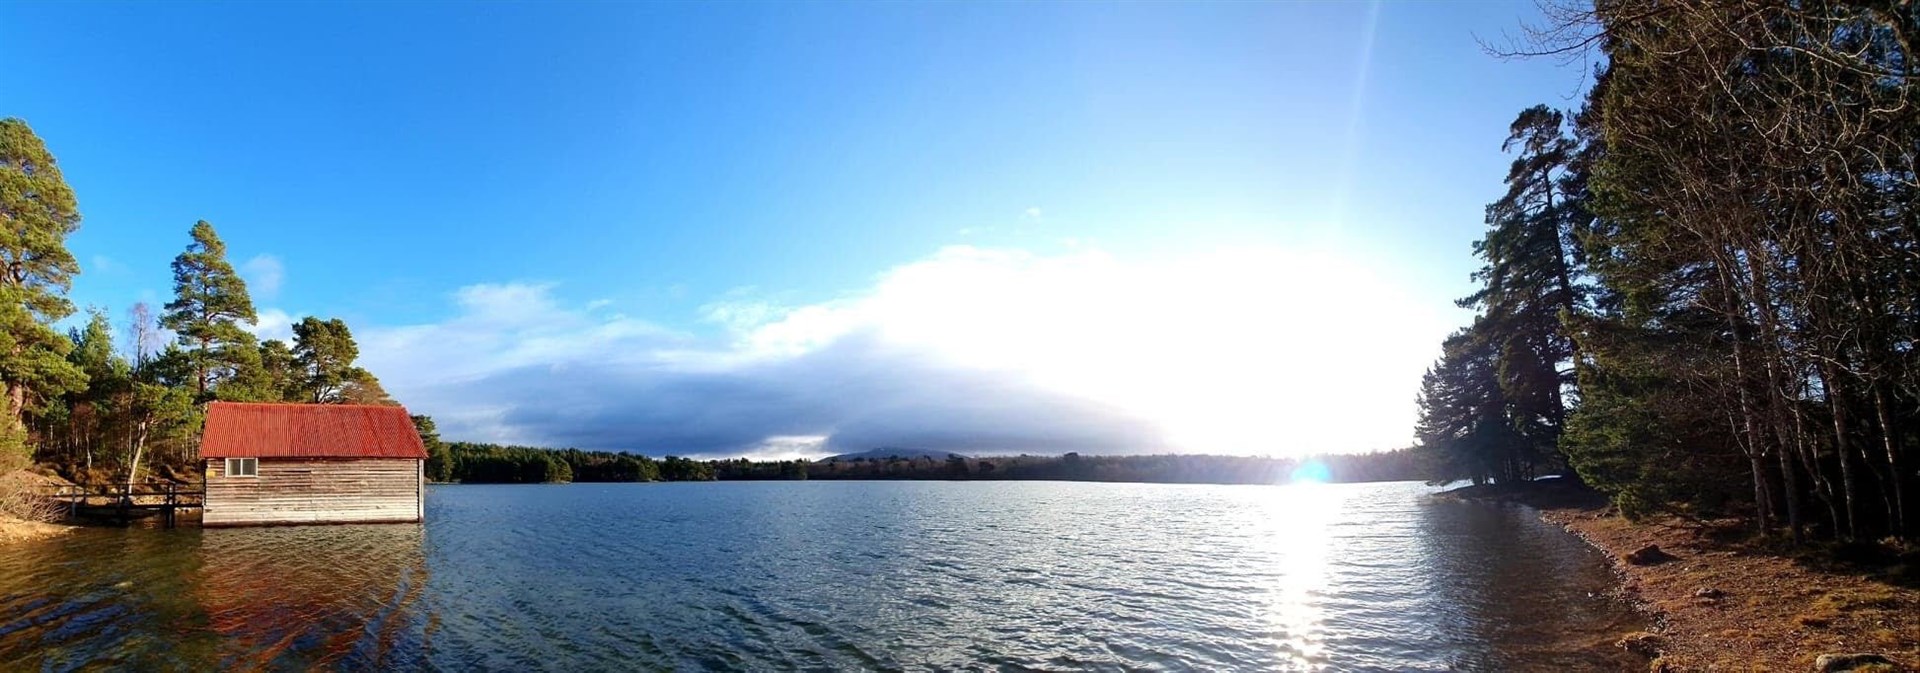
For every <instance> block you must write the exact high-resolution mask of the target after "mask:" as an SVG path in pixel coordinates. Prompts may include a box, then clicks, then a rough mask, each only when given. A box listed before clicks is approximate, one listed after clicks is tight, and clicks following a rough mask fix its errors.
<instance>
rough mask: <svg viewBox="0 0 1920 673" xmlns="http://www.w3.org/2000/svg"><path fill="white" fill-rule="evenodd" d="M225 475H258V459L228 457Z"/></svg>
mask: <svg viewBox="0 0 1920 673" xmlns="http://www.w3.org/2000/svg"><path fill="white" fill-rule="evenodd" d="M227 476H229V477H258V476H260V459H259V458H228V459H227Z"/></svg>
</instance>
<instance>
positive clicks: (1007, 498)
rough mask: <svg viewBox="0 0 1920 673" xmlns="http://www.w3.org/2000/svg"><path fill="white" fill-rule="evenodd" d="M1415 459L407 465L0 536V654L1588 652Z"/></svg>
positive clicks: (299, 659) (344, 663)
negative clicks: (372, 486) (455, 476)
mask: <svg viewBox="0 0 1920 673" xmlns="http://www.w3.org/2000/svg"><path fill="white" fill-rule="evenodd" d="M1430 490H1431V489H1428V488H1426V487H1422V486H1418V485H1414V484H1354V485H1329V486H1286V487H1254V486H1184V485H1181V486H1176V485H1147V484H1074V483H1008V482H1003V483H944V482H930V483H922V482H851V483H849V482H777V483H722V484H605V485H598V484H576V485H569V486H452V487H434V488H433V489H431V491H430V493H429V496H428V498H429V499H428V501H427V518H428V522H427V524H426V525H425V526H416V525H385V526H322V527H299V528H265V529H219V530H207V531H201V530H197V529H180V530H173V531H157V530H105V529H90V530H83V531H79V532H78V533H76V534H74V535H70V536H66V537H63V538H60V539H56V540H51V541H44V542H35V543H27V544H21V545H13V546H9V547H3V548H0V669H8V670H12V669H51V670H64V669H70V668H77V667H87V666H99V665H113V666H126V667H136V668H139V669H143V670H155V669H179V668H194V669H205V668H208V667H212V666H217V667H220V668H264V669H298V670H304V669H308V668H313V667H316V666H324V667H330V668H346V669H368V668H383V669H385V668H401V669H414V668H432V669H449V670H465V669H495V670H534V669H552V670H606V669H635V668H643V669H653V668H663V669H664V668H673V669H688V670H697V669H722V670H734V669H883V670H900V669H906V670H926V669H1004V670H1084V669H1103V670H1105V669H1174V670H1187V669H1201V670H1225V669H1243V670H1244V669H1280V670H1338V671H1346V670H1354V671H1362V670H1380V671H1403V670H1502V671H1505V670H1567V669H1600V670H1610V669H1618V668H1621V667H1624V666H1628V665H1631V663H1632V662H1628V661H1623V660H1621V659H1619V658H1618V657H1619V656H1620V655H1619V654H1617V653H1616V652H1614V651H1613V650H1612V648H1610V647H1608V646H1607V644H1606V643H1607V642H1608V641H1611V640H1612V639H1614V638H1616V637H1618V635H1619V634H1620V633H1622V632H1624V631H1628V630H1633V629H1636V628H1640V627H1641V624H1640V622H1639V620H1638V619H1637V618H1636V617H1635V616H1634V615H1633V614H1632V613H1630V612H1629V611H1628V610H1626V609H1625V608H1624V607H1622V606H1621V605H1619V604H1617V603H1615V602H1613V601H1610V600H1608V599H1605V598H1602V597H1596V596H1593V595H1590V594H1591V592H1600V591H1604V590H1606V589H1607V588H1608V587H1609V586H1610V584H1611V578H1610V576H1609V575H1608V571H1607V569H1606V568H1605V565H1604V562H1603V560H1602V559H1601V558H1599V556H1598V555H1597V554H1595V553H1594V552H1592V551H1591V550H1589V549H1587V548H1586V547H1585V546H1584V545H1583V544H1582V543H1580V542H1579V541H1578V540H1576V539H1574V538H1573V537H1572V536H1569V535H1567V534H1565V533H1563V532H1561V531H1560V530H1558V529H1557V528H1553V527H1550V526H1547V525H1545V524H1542V523H1539V522H1538V521H1537V520H1536V519H1535V518H1534V514H1533V513H1532V512H1530V511H1528V510H1525V509H1523V508H1519V507H1515V506H1499V505H1488V504H1477V503H1453V502H1435V501H1433V500H1432V499H1430V498H1428V497H1427V496H1426V494H1427V493H1428V492H1429V491H1430Z"/></svg>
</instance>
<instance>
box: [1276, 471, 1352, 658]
mask: <svg viewBox="0 0 1920 673" xmlns="http://www.w3.org/2000/svg"><path fill="white" fill-rule="evenodd" d="M1308 465H1313V463H1309V464H1308ZM1306 467H1307V466H1304V465H1303V466H1302V469H1306ZM1320 469H1321V471H1322V472H1324V470H1325V467H1324V466H1321V468H1320ZM1268 493H1269V496H1268V497H1267V498H1266V501H1265V503H1264V504H1265V511H1264V512H1263V514H1264V515H1265V519H1266V526H1265V527H1264V528H1263V529H1262V530H1261V531H1260V532H1261V534H1263V535H1265V536H1266V541H1265V542H1266V545H1265V546H1266V550H1267V556H1268V558H1269V559H1270V563H1272V572H1273V576H1274V581H1273V584H1272V585H1271V586H1270V588H1269V589H1268V598H1269V600H1268V607H1267V614H1268V620H1269V622H1270V623H1271V624H1272V627H1273V630H1274V632H1275V633H1277V634H1278V636H1279V643H1278V646H1279V648H1280V650H1281V652H1280V654H1281V655H1282V656H1283V657H1284V658H1285V659H1286V660H1288V662H1289V663H1290V664H1291V665H1292V666H1291V668H1293V669H1296V670H1308V671H1311V670H1319V669H1322V668H1324V667H1325V662H1326V650H1327V647H1326V636H1327V634H1326V627H1325V625H1324V621H1325V614H1324V613H1325V609H1324V607H1323V606H1322V605H1321V600H1322V598H1323V597H1324V596H1325V594H1326V593H1327V580H1328V573H1327V562H1328V558H1329V555H1330V553H1331V551H1332V550H1331V549H1330V547H1331V546H1332V542H1331V540H1332V527H1333V525H1334V523H1335V522H1336V520H1337V519H1338V518H1339V514H1340V510H1341V508H1342V507H1343V506H1344V505H1345V502H1344V501H1345V500H1346V497H1347V493H1348V491H1347V490H1346V489H1342V488H1339V487H1337V486H1333V485H1328V484H1324V483H1319V482H1314V481H1303V480H1299V479H1298V478H1296V483H1294V484H1291V485H1287V486H1276V487H1270V488H1269V490H1268Z"/></svg>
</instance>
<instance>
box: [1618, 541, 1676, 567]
mask: <svg viewBox="0 0 1920 673" xmlns="http://www.w3.org/2000/svg"><path fill="white" fill-rule="evenodd" d="M1674 558H1675V557H1674V555H1672V554H1669V553H1666V552H1664V551H1661V550H1660V545H1657V544H1650V545H1647V546H1645V547H1641V548H1639V549H1635V550H1633V551H1632V552H1629V553H1628V554H1627V562H1628V563H1631V564H1634V565H1637V566H1648V565H1653V564H1655V563H1665V562H1667V561H1672V560H1673V559H1674Z"/></svg>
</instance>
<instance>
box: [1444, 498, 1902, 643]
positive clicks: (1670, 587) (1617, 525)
mask: <svg viewBox="0 0 1920 673" xmlns="http://www.w3.org/2000/svg"><path fill="white" fill-rule="evenodd" d="M1461 491H1462V492H1458V493H1452V492H1450V493H1452V494H1453V495H1454V497H1466V498H1469V499H1489V500H1506V501H1514V502H1520V503H1523V504H1527V505H1531V506H1534V507H1536V508H1538V509H1540V510H1541V512H1542V517H1543V518H1545V519H1546V520H1547V521H1550V522H1553V523H1556V524H1559V525H1561V526H1564V527H1566V529H1567V530H1569V531H1572V532H1573V533H1574V534H1576V535H1579V536H1580V537H1581V538H1583V539H1585V540H1586V541H1587V542H1588V543H1590V544H1592V545H1593V546H1594V547H1596V548H1598V549H1600V550H1601V551H1603V552H1605V553H1606V554H1607V557H1608V558H1610V559H1612V561H1613V564H1614V569H1615V571H1616V572H1617V573H1618V574H1619V575H1620V577H1621V582H1622V593H1623V594H1624V595H1625V596H1626V597H1627V598H1628V599H1629V600H1632V601H1634V602H1635V603H1636V604H1637V605H1638V606H1639V607H1640V608H1641V609H1643V610H1645V611H1646V612H1648V613H1649V615H1650V616H1652V617H1653V618H1654V620H1655V622H1656V623H1657V624H1658V626H1657V627H1656V630H1655V632H1654V633H1653V635H1652V637H1645V636H1642V637H1639V638H1634V639H1623V643H1622V645H1623V646H1627V645H1632V646H1634V647H1638V648H1641V649H1643V650H1644V651H1646V652H1647V653H1648V654H1649V655H1655V656H1657V658H1651V657H1650V658H1651V661H1650V662H1649V670H1656V671H1660V670H1665V671H1813V670H1817V669H1816V660H1817V659H1818V658H1819V656H1820V655H1822V654H1839V653H1848V654H1851V653H1873V654H1878V655H1881V656H1884V657H1886V658H1887V659H1888V660H1890V661H1892V662H1894V664H1895V666H1897V667H1900V668H1891V669H1889V668H1871V667H1869V668H1860V669H1854V670H1883V671H1884V670H1909V671H1920V568H1915V567H1913V565H1912V564H1913V563H1914V562H1915V561H1916V559H1914V558H1912V557H1911V556H1908V557H1907V558H1905V559H1901V558H1899V557H1896V556H1891V555H1887V554H1885V553H1884V550H1881V551H1880V552H1879V553H1876V552H1874V551H1873V550H1871V549H1863V550H1858V551H1856V552H1855V553H1854V554H1852V555H1853V556H1858V557H1864V558H1858V559H1856V560H1855V562H1854V563H1853V564H1852V565H1847V564H1843V563H1842V562H1841V561H1839V560H1837V558H1836V554H1834V553H1832V551H1831V550H1828V551H1823V552H1819V553H1810V552H1809V553H1798V554H1793V553H1789V552H1785V551H1782V550H1779V549H1771V548H1767V547H1765V546H1763V545H1761V544H1757V543H1755V542H1752V541H1751V536H1750V534H1749V532H1748V531H1743V530H1740V529H1738V528H1731V527H1730V526H1731V524H1728V525H1724V526H1722V525H1715V524H1711V523H1695V522H1683V521H1679V520H1667V521H1655V522H1638V523H1636V522H1630V521H1627V520H1626V519H1625V518H1622V517H1620V516H1618V515H1616V514H1613V513H1612V512H1611V510H1610V508H1608V507H1607V506H1606V503H1605V501H1604V500H1603V499H1602V498H1600V497H1599V496H1597V495H1595V494H1592V493H1591V492H1588V491H1585V489H1582V488H1578V487H1574V486H1572V485H1568V484H1546V485H1544V486H1542V487H1539V488H1532V489H1494V488H1490V487H1473V488H1471V489H1462V490H1461ZM1648 545H1655V546H1658V547H1659V549H1660V551H1661V552H1664V557H1665V558H1664V560H1661V561H1659V562H1656V563H1651V564H1635V563H1630V562H1628V561H1627V558H1628V556H1629V555H1630V554H1632V553H1633V552H1635V551H1636V550H1640V549H1642V548H1644V547H1646V546H1648ZM1626 635H1627V634H1622V636H1623V638H1624V636H1626ZM1842 670H1844V669H1842Z"/></svg>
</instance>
